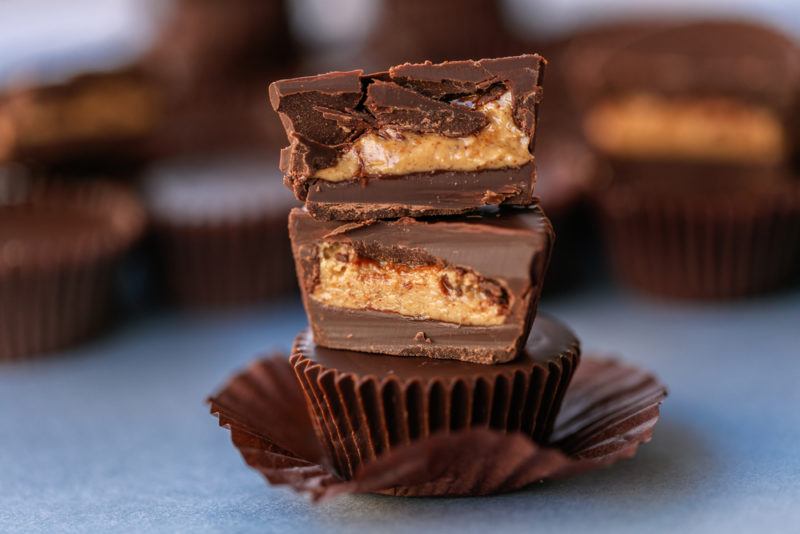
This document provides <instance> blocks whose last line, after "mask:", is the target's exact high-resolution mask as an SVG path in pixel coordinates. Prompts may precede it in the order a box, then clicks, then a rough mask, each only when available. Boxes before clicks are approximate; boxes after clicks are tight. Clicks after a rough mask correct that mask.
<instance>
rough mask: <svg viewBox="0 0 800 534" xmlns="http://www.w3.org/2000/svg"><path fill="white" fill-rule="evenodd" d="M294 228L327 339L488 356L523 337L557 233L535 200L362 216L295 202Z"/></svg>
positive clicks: (413, 351)
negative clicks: (475, 209)
mask: <svg viewBox="0 0 800 534" xmlns="http://www.w3.org/2000/svg"><path fill="white" fill-rule="evenodd" d="M289 235H290V237H291V240H292V249H293V251H294V258H295V263H296V267H297V273H298V278H299V282H300V287H301V289H302V292H303V300H304V303H305V307H306V312H307V313H308V317H309V323H310V324H311V329H312V331H313V332H314V339H315V341H316V343H317V344H319V345H320V346H324V347H330V348H337V349H350V350H356V351H363V352H373V353H380V354H392V355H398V356H428V357H431V358H449V359H458V360H464V361H469V362H478V363H486V364H494V363H502V362H507V361H510V360H512V359H514V358H515V357H516V356H517V354H518V353H519V350H520V348H521V347H522V346H523V345H524V343H525V339H526V337H527V335H528V332H529V330H530V325H531V322H532V321H533V318H534V316H535V313H536V305H537V303H538V300H539V295H540V293H541V289H542V282H543V280H544V276H545V272H546V270H547V265H548V263H549V259H550V250H551V248H552V243H553V240H554V235H553V230H552V227H551V226H550V222H549V221H548V220H547V218H546V217H545V216H544V214H543V213H542V211H541V210H540V209H539V208H536V207H533V208H519V209H513V208H507V209H501V210H491V211H488V212H486V213H482V214H476V215H471V216H461V217H456V218H446V219H410V218H404V219H400V220H397V221H364V222H360V223H342V222H334V221H319V220H316V219H314V218H313V217H311V215H310V214H309V213H308V212H307V211H305V210H303V209H299V208H298V209H294V210H292V212H291V214H290V216H289Z"/></svg>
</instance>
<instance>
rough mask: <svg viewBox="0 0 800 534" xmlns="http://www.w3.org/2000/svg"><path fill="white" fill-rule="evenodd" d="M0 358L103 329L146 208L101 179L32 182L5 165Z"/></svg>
mask: <svg viewBox="0 0 800 534" xmlns="http://www.w3.org/2000/svg"><path fill="white" fill-rule="evenodd" d="M0 186H2V187H0V360H7V359H18V358H25V357H29V356H32V355H34V354H39V353H43V352H50V351H55V350H59V349H63V348H66V347H69V346H71V345H73V344H75V343H78V342H80V341H83V340H84V339H86V338H88V337H90V336H91V335H92V334H95V333H96V332H98V331H99V330H100V329H101V328H102V327H103V326H104V325H105V324H106V322H107V320H108V318H109V315H110V313H109V312H110V311H111V306H112V303H113V298H112V297H113V289H114V283H113V282H114V274H115V271H116V268H117V267H118V264H119V262H120V260H121V259H122V257H123V255H124V254H125V252H126V251H127V250H128V249H129V248H130V247H131V245H132V244H133V242H134V241H135V240H136V239H137V238H138V237H139V236H140V234H141V232H142V230H143V227H144V222H145V217H144V210H143V209H142V208H141V206H140V204H139V202H138V200H137V199H136V197H135V196H134V195H133V194H132V193H131V192H130V191H128V190H127V189H124V188H122V187H120V186H117V185H114V184H108V183H103V182H88V183H82V184H80V185H64V184H56V183H47V184H45V183H39V182H30V181H28V180H27V178H22V177H20V176H19V175H17V176H14V177H11V176H10V175H9V174H4V173H3V172H2V171H0Z"/></svg>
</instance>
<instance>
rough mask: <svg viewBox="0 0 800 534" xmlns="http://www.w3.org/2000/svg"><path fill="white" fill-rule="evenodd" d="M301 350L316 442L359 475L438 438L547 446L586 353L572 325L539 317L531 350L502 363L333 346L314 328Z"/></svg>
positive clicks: (296, 362) (347, 473) (343, 468)
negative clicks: (494, 434) (451, 435)
mask: <svg viewBox="0 0 800 534" xmlns="http://www.w3.org/2000/svg"><path fill="white" fill-rule="evenodd" d="M293 353H294V354H293V356H292V358H291V360H290V361H291V363H292V365H293V367H294V370H295V374H296V375H297V378H298V380H299V382H300V385H301V387H302V389H303V391H304V393H305V396H306V401H307V404H308V408H309V413H310V415H311V419H312V421H313V422H314V427H315V431H316V433H317V436H318V438H319V440H320V442H321V443H322V444H323V446H324V448H325V450H326V451H327V457H328V458H329V461H330V462H331V463H332V464H333V467H334V469H335V470H336V472H337V473H339V474H340V475H341V476H342V477H344V478H352V477H353V476H354V474H355V473H356V471H357V469H358V468H359V466H360V465H362V464H364V463H368V462H370V461H373V460H375V459H376V458H377V457H379V456H380V455H382V454H384V453H386V452H388V451H390V450H392V449H393V448H395V447H398V446H401V445H406V444H408V443H411V442H413V441H415V440H418V439H423V438H427V437H429V436H430V435H432V434H434V433H436V432H442V431H444V432H450V431H456V430H460V429H467V428H492V429H496V430H502V431H505V432H522V433H524V434H526V435H527V436H530V437H531V438H532V439H534V440H536V441H544V440H546V439H547V438H548V437H549V435H550V433H551V432H552V429H553V423H554V421H555V418H556V415H557V414H558V412H559V409H560V407H561V402H562V400H563V397H564V394H565V392H566V390H567V386H568V385H569V382H570V380H571V378H572V375H573V373H574V371H575V368H576V366H577V365H578V361H579V357H580V348H579V342H578V340H577V338H576V337H575V335H574V334H573V333H572V332H571V331H570V330H569V329H568V328H567V327H565V326H563V325H562V324H560V323H558V322H556V321H555V320H553V319H550V318H547V317H539V318H537V320H536V322H535V323H534V326H533V330H532V332H531V335H530V338H529V340H528V343H527V345H526V347H525V351H524V352H523V353H522V354H521V355H520V356H519V357H518V358H517V359H516V360H514V361H513V362H510V363H506V364H502V365H496V366H488V365H481V364H471V363H465V362H456V361H449V360H431V359H429V358H403V357H394V356H383V355H374V354H367V353H361V352H354V351H346V350H333V349H326V348H323V347H319V346H317V345H316V344H315V343H314V341H313V338H312V336H311V334H310V332H308V331H306V332H304V333H302V334H300V335H299V336H298V338H297V340H296V341H295V347H294V350H293Z"/></svg>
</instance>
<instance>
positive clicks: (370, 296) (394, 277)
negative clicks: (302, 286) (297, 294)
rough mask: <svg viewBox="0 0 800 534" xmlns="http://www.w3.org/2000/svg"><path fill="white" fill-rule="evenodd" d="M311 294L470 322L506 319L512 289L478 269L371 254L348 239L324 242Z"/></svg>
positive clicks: (346, 304)
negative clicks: (370, 256) (363, 254)
mask: <svg viewBox="0 0 800 534" xmlns="http://www.w3.org/2000/svg"><path fill="white" fill-rule="evenodd" d="M311 298H313V299H314V300H316V301H317V302H320V303H322V304H325V305H328V306H335V307H339V308H348V309H362V310H363V309H368V310H375V311H385V312H394V313H398V314H400V315H405V316H409V317H415V318H420V319H432V320H436V321H443V322H448V323H455V324H460V325H470V326H495V325H501V324H503V323H504V322H505V318H506V316H507V315H508V313H509V306H508V294H507V292H506V290H505V289H504V288H503V287H502V286H501V285H500V284H499V283H497V282H495V281H493V280H488V279H486V278H483V277H481V276H480V275H479V274H477V273H475V272H472V271H469V270H465V269H460V268H455V267H445V266H440V265H420V266H408V265H403V264H399V263H395V262H392V261H386V260H373V259H368V258H364V257H360V256H358V255H357V253H356V251H355V250H354V249H353V247H352V245H349V244H346V243H324V244H322V245H320V246H319V283H318V284H317V286H316V287H315V288H314V291H313V292H312V293H311Z"/></svg>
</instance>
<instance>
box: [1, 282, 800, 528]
mask: <svg viewBox="0 0 800 534" xmlns="http://www.w3.org/2000/svg"><path fill="white" fill-rule="evenodd" d="M542 308H543V309H544V310H546V311H548V312H550V313H553V314H555V315H557V316H559V317H560V318H562V319H564V320H566V321H567V322H568V323H569V324H570V325H571V326H572V327H573V328H574V329H575V330H576V332H578V334H579V335H580V337H581V338H582V339H583V341H584V347H585V348H586V349H598V350H601V351H611V352H619V353H621V354H623V355H624V357H625V358H626V359H627V360H629V361H632V362H637V363H640V364H641V365H644V366H646V367H648V368H650V369H652V370H654V371H656V372H657V373H658V374H659V375H660V376H661V378H663V379H664V381H666V382H667V383H668V384H669V386H670V393H671V394H670V397H669V398H668V399H667V402H666V403H665V405H664V409H663V417H662V420H661V422H660V423H659V425H658V427H657V428H656V433H655V438H654V439H653V441H652V442H651V443H650V444H648V445H646V446H644V447H643V448H642V449H641V451H640V453H639V455H638V456H637V457H636V458H635V459H634V460H631V461H627V462H624V463H622V464H618V465H617V466H615V467H613V468H612V469H609V470H606V471H602V472H596V473H591V474H588V475H585V476H582V477H578V478H574V479H570V480H563V481H557V482H551V483H545V484H543V485H539V486H536V487H533V488H531V489H529V490H526V491H522V492H518V493H514V494H510V495H503V496H498V497H485V498H474V499H402V498H391V497H379V496H351V497H344V498H340V499H338V500H335V501H333V502H329V503H325V504H322V505H319V506H315V505H312V504H310V503H309V502H308V501H307V500H306V499H305V498H303V497H300V496H298V495H296V494H294V493H292V492H291V491H289V490H286V489H276V488H271V487H268V486H267V485H266V484H265V483H264V482H263V481H262V479H261V478H260V475H258V474H257V473H256V472H254V471H252V470H250V469H249V468H247V467H246V466H245V465H244V463H243V462H242V460H241V458H240V457H239V455H238V453H237V452H236V451H235V450H234V449H233V447H232V446H231V444H230V441H229V435H228V432H227V431H225V430H223V429H220V428H218V427H217V423H216V420H215V419H213V418H212V417H211V416H210V415H208V409H207V407H206V406H205V405H204V404H203V399H204V398H205V396H206V395H207V394H209V393H210V392H211V391H212V390H214V389H215V388H216V387H218V386H219V385H221V384H222V382H223V381H224V380H225V379H226V377H227V376H229V375H230V374H231V373H232V372H234V371H235V370H237V369H240V368H241V367H243V366H244V365H246V363H247V362H248V361H250V360H251V359H252V358H253V356H254V355H255V354H256V353H260V352H264V351H265V350H269V349H286V348H287V347H288V346H289V343H290V341H291V339H292V338H293V337H294V335H295V333H296V332H297V331H298V330H299V329H300V328H301V327H302V326H303V324H304V322H305V319H304V316H303V314H302V309H301V307H300V305H299V304H297V303H295V302H285V303H280V304H276V305H274V306H272V307H271V308H266V309H261V310H255V311H251V312H244V313H238V314H234V315H216V316H202V317H201V316H195V317H180V316H178V315H169V314H167V315H159V316H155V317H151V318H146V319H143V320H139V321H135V322H133V323H131V324H128V325H126V326H123V327H121V328H119V329H118V330H117V331H115V332H112V333H111V334H110V335H108V336H106V337H105V338H103V339H101V340H99V341H96V342H94V343H93V344H91V345H88V346H85V347H82V348H81V349H80V350H76V351H73V352H72V353H70V354H67V355H65V356H63V357H57V358H49V359H45V360H39V361H35V362H31V363H25V364H17V365H11V366H2V367H0V421H2V424H1V425H0V490H2V491H0V531H2V532H14V531H24V532H48V533H49V532H111V531H113V532H141V531H164V532H204V531H219V532H233V531H253V532H265V531H266V532H269V531H292V530H295V531H303V532H307V531H310V530H333V531H349V530H359V529H368V530H371V531H375V530H379V531H419V530H420V529H433V528H435V527H441V528H443V529H444V528H446V529H448V530H457V531H459V532H483V533H485V532H487V531H490V532H499V531H504V530H512V529H516V530H521V529H525V530H532V529H536V530H537V531H539V530H541V531H554V530H556V529H558V531H560V532H572V531H577V530H585V531H589V530H590V531H592V532H662V531H663V532H670V533H672V534H674V533H675V532H680V533H685V532H725V531H727V532H739V531H742V532H748V531H750V532H752V531H764V532H766V531H785V532H790V531H795V532H796V531H797V529H798V528H800V507H798V504H800V446H798V443H800V410H798V407H800V387H798V381H800V294H798V293H796V292H795V293H794V294H789V295H782V296H775V297H767V298H763V299H758V300H753V301H748V302H744V303H740V304H735V305H732V306H726V307H716V306H686V305H675V304H664V303H651V302H647V301H643V300H639V299H637V298H635V297H631V296H629V295H626V294H620V293H616V292H611V291H610V290H597V291H593V292H590V293H588V294H582V295H576V296H572V297H566V298H562V299H559V300H553V301H547V302H545V303H544V304H543V306H542Z"/></svg>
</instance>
